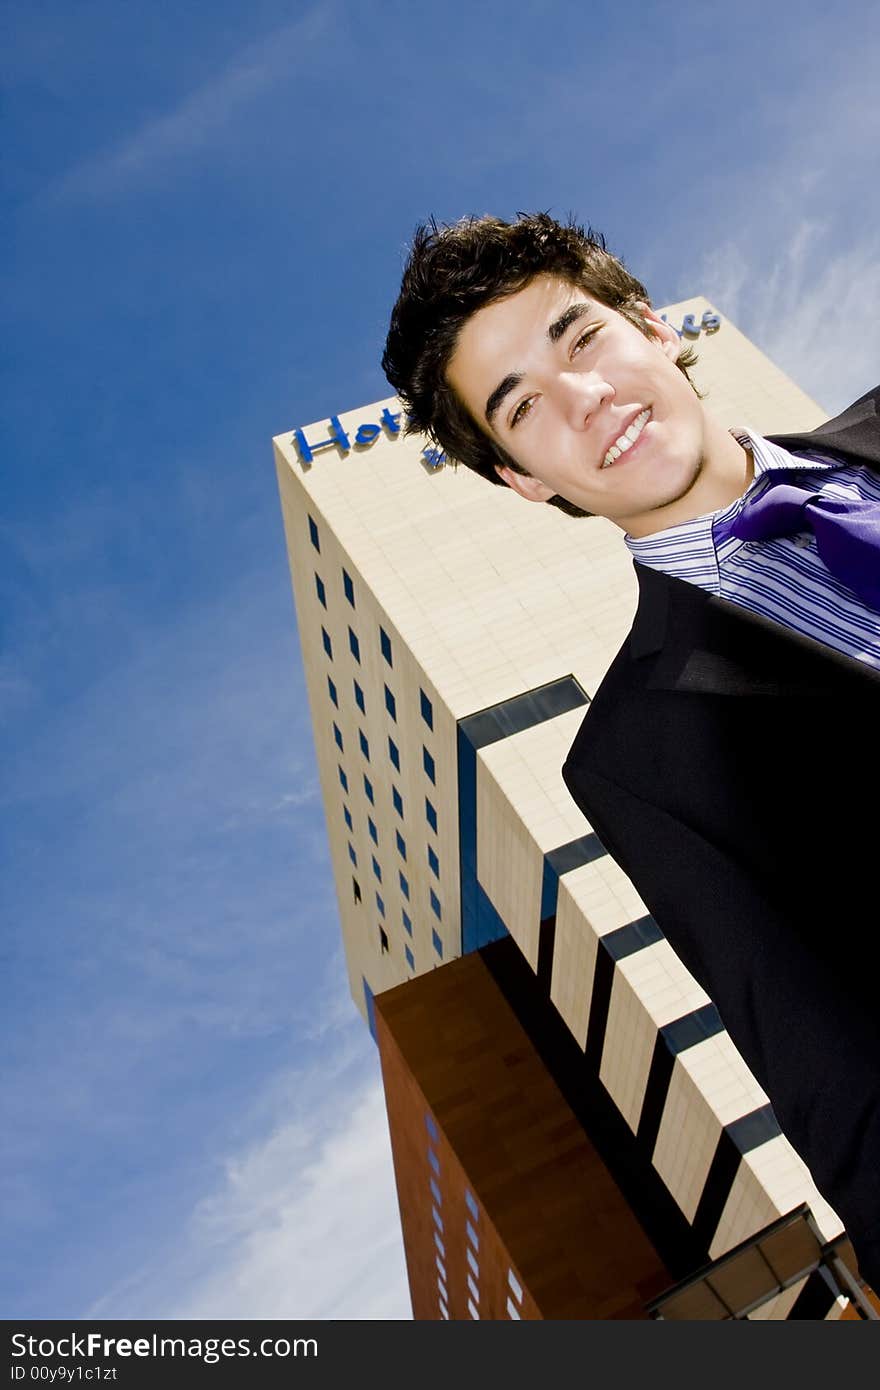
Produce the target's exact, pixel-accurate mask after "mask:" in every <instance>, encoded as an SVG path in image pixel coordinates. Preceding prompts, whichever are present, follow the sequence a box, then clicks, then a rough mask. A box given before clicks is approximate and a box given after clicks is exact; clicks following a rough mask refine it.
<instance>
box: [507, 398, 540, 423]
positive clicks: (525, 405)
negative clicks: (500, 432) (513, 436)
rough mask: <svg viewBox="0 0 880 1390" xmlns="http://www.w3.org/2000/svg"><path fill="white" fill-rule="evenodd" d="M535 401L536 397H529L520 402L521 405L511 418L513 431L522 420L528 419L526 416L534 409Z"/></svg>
mask: <svg viewBox="0 0 880 1390" xmlns="http://www.w3.org/2000/svg"><path fill="white" fill-rule="evenodd" d="M534 400H535V398H534V396H529V397H528V399H527V400H524V401H520V403H519V405H518V406H517V408H516V410H515V411H514V412H513V414H512V415H511V417H510V428H511V429H515V428H516V426H517V425H518V424H519V422H520V420H524V419H525V418H526V416H527V415H528V414H529V412H530V411H531V409H532V405H533V403H534Z"/></svg>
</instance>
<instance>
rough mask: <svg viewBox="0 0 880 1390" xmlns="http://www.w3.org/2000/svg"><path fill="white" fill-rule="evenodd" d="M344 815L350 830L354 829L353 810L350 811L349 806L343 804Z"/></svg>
mask: <svg viewBox="0 0 880 1390" xmlns="http://www.w3.org/2000/svg"><path fill="white" fill-rule="evenodd" d="M342 815H343V817H344V819H345V824H346V825H347V826H348V828H349V830H354V826H353V825H352V823H351V811H349V809H348V807H347V806H343V808H342Z"/></svg>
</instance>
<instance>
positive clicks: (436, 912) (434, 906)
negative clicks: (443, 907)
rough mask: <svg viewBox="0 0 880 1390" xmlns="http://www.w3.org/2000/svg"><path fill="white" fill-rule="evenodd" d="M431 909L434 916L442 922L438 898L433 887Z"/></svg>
mask: <svg viewBox="0 0 880 1390" xmlns="http://www.w3.org/2000/svg"><path fill="white" fill-rule="evenodd" d="M431 911H432V912H433V914H434V916H435V917H436V918H437V919H438V920H439V921H441V922H442V920H443V918H442V915H441V913H440V899H439V898H438V897H437V894H436V893H435V892H434V889H433V888H432V889H431Z"/></svg>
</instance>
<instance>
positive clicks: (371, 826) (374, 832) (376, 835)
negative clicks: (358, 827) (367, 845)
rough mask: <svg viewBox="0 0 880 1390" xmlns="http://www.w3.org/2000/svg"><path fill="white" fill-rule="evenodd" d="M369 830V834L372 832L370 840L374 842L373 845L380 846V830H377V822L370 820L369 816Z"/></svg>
mask: <svg viewBox="0 0 880 1390" xmlns="http://www.w3.org/2000/svg"><path fill="white" fill-rule="evenodd" d="M367 829H368V830H369V832H370V839H371V840H372V841H373V844H374V845H378V843H379V832H378V830H377V829H376V826H375V822H374V821H372V820H371V819H370V817H369V816H367Z"/></svg>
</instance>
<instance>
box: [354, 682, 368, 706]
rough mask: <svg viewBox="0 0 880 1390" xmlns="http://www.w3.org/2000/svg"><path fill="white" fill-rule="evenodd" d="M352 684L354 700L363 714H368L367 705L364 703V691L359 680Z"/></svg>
mask: <svg viewBox="0 0 880 1390" xmlns="http://www.w3.org/2000/svg"><path fill="white" fill-rule="evenodd" d="M352 684H353V685H354V702H355V704H356V705H357V707H358V709H359V710H360V712H361V714H366V712H367V707H366V705H365V704H364V692H363V691H362V690H361V688H360V686H359V685H358V683H357V681H353V682H352Z"/></svg>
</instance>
